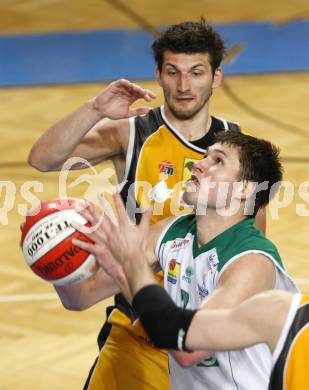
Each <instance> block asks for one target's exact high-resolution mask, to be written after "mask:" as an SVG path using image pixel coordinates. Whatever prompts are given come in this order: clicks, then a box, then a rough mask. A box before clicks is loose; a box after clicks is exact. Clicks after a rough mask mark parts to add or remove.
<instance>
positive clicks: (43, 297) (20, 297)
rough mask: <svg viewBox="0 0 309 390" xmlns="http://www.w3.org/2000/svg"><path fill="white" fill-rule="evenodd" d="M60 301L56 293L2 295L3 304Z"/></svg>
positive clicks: (0, 298) (0, 300) (0, 296)
mask: <svg viewBox="0 0 309 390" xmlns="http://www.w3.org/2000/svg"><path fill="white" fill-rule="evenodd" d="M52 299H58V295H57V294H56V293H41V294H16V295H0V303H1V302H26V301H48V300H52Z"/></svg>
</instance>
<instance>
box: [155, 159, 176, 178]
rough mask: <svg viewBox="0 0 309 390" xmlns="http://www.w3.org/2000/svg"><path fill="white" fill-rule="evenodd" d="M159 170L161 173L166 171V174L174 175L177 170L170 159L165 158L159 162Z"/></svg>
mask: <svg viewBox="0 0 309 390" xmlns="http://www.w3.org/2000/svg"><path fill="white" fill-rule="evenodd" d="M159 171H160V173H164V174H165V175H166V176H173V175H174V172H175V167H174V166H173V164H172V163H171V162H170V161H168V160H164V161H161V162H160V164H159Z"/></svg>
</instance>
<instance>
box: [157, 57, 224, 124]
mask: <svg viewBox="0 0 309 390" xmlns="http://www.w3.org/2000/svg"><path fill="white" fill-rule="evenodd" d="M221 78H222V72H221V69H220V68H218V69H216V71H215V74H214V75H213V74H212V70H211V66H210V63H209V56H208V54H207V53H194V54H184V53H180V54H179V53H173V52H171V51H166V52H165V53H164V61H163V65H162V71H161V72H160V71H159V70H157V80H158V82H159V84H160V85H161V87H162V89H163V93H164V97H165V103H166V105H167V108H168V109H169V110H170V112H171V114H172V115H174V117H175V118H177V119H183V120H188V119H191V118H193V117H194V116H195V115H196V114H197V113H199V112H200V111H201V110H202V109H203V108H207V106H208V100H209V98H210V96H211V94H212V90H213V88H215V87H217V86H218V85H220V82H221Z"/></svg>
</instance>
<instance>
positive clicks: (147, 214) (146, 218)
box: [140, 207, 153, 231]
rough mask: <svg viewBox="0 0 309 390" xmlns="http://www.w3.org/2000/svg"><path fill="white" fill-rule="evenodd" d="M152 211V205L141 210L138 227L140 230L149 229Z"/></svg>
mask: <svg viewBox="0 0 309 390" xmlns="http://www.w3.org/2000/svg"><path fill="white" fill-rule="evenodd" d="M152 212H153V207H148V209H147V210H145V211H144V212H143V215H142V219H141V223H140V228H141V229H142V230H145V231H147V230H148V229H149V225H150V220H151V217H152Z"/></svg>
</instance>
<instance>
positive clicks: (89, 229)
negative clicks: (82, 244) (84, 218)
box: [70, 221, 94, 236]
mask: <svg viewBox="0 0 309 390" xmlns="http://www.w3.org/2000/svg"><path fill="white" fill-rule="evenodd" d="M70 225H71V226H72V227H73V228H74V229H76V230H78V231H79V232H81V233H83V234H85V235H86V236H90V235H91V234H92V233H93V231H94V230H93V226H86V225H83V224H81V223H80V222H77V221H71V223H70Z"/></svg>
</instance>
